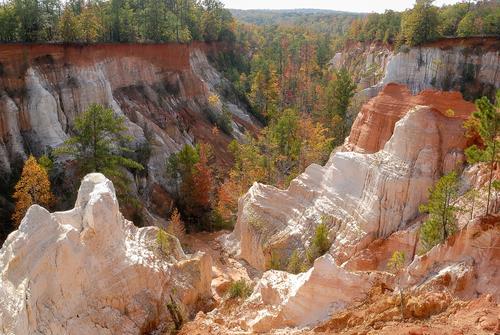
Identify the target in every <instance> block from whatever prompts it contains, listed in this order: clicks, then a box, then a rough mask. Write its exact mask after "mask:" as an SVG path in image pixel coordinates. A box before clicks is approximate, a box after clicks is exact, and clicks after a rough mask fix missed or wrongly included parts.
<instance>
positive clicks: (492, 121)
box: [465, 90, 500, 215]
mask: <svg viewBox="0 0 500 335" xmlns="http://www.w3.org/2000/svg"><path fill="white" fill-rule="evenodd" d="M476 107H477V111H476V112H474V113H473V114H472V119H471V121H470V122H469V124H470V125H471V126H472V128H473V129H474V130H475V131H477V133H478V134H479V136H480V137H481V140H482V146H481V147H479V146H477V145H472V146H471V147H469V148H467V149H466V150H465V154H466V156H467V160H468V161H469V163H471V164H473V163H477V162H487V163H488V165H489V169H490V175H489V178H488V200H487V204H486V215H488V213H489V207H490V200H491V187H492V184H493V182H494V180H493V172H494V169H495V164H496V163H497V162H498V161H499V155H500V150H499V149H500V90H498V91H497V93H496V103H495V105H493V104H492V103H491V102H490V101H489V100H488V98H487V97H482V98H481V99H478V100H476Z"/></svg>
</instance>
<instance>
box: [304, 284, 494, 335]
mask: <svg viewBox="0 0 500 335" xmlns="http://www.w3.org/2000/svg"><path fill="white" fill-rule="evenodd" d="M395 296H396V297H397V296H398V295H397V294H396V295H392V294H380V295H376V296H374V297H371V298H370V301H369V302H368V303H364V304H362V305H360V306H357V307H354V308H350V309H348V310H347V311H343V312H340V313H338V314H336V315H334V316H333V317H332V318H331V320H330V321H328V322H326V323H325V324H323V325H322V326H319V327H316V328H315V329H314V332H312V331H311V332H305V334H346V335H348V334H351V335H354V334H380V335H399V334H401V335H403V334H404V335H459V334H460V335H467V334H475V335H479V334H485V335H486V334H499V332H500V319H499V317H500V306H499V305H498V303H496V302H495V301H494V299H493V298H492V297H491V296H487V295H485V296H481V297H480V298H477V299H474V300H471V301H461V300H458V299H454V298H453V297H451V296H450V295H448V294H447V293H426V294H421V295H418V296H406V298H405V301H407V305H408V306H407V307H406V311H405V319H404V320H402V319H401V310H400V305H399V299H394V297H395Z"/></svg>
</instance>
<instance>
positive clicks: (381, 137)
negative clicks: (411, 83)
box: [347, 84, 475, 153]
mask: <svg viewBox="0 0 500 335" xmlns="http://www.w3.org/2000/svg"><path fill="white" fill-rule="evenodd" d="M417 105H424V106H429V107H432V108H434V109H435V110H437V111H439V112H440V113H441V114H443V115H446V116H448V117H450V118H455V119H462V120H465V119H466V118H467V117H468V116H469V115H470V114H471V113H472V112H473V111H474V110H475V105H474V104H473V103H470V102H467V101H465V100H464V99H463V97H462V94H461V93H459V92H443V91H435V90H425V91H422V92H421V93H420V94H418V95H412V94H411V92H410V90H409V89H408V88H407V87H406V86H405V85H400V84H388V85H387V86H386V87H385V88H384V89H383V91H382V92H380V93H379V95H377V96H376V97H375V98H373V99H371V100H370V101H368V103H366V104H365V105H364V106H363V108H362V109H361V111H360V112H359V115H358V117H357V118H356V120H355V121H354V124H353V126H352V129H351V134H350V135H349V139H348V142H347V148H348V149H350V150H353V151H357V152H364V153H374V152H377V151H379V150H380V149H382V148H383V146H384V144H385V143H386V142H387V140H389V138H390V137H391V135H392V133H393V131H394V125H395V124H396V122H397V121H399V120H400V119H401V118H402V117H403V116H404V115H405V114H406V113H407V112H408V111H409V110H411V109H412V108H413V107H415V106H417ZM451 111H453V112H451Z"/></svg>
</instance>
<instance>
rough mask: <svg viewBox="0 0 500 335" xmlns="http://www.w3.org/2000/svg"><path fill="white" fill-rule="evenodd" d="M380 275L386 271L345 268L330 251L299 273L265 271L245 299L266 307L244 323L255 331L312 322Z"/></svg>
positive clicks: (361, 292) (350, 299)
mask: <svg viewBox="0 0 500 335" xmlns="http://www.w3.org/2000/svg"><path fill="white" fill-rule="evenodd" d="M382 277H389V275H384V274H377V273H369V272H361V271H360V272H349V271H346V270H345V269H343V268H341V267H339V266H338V265H337V264H336V263H335V260H334V259H333V258H332V256H331V255H329V254H326V255H324V256H322V257H320V258H318V259H316V261H315V262H314V267H313V268H311V269H310V270H309V271H307V272H305V273H301V274H298V275H291V274H286V273H284V272H280V271H267V272H265V273H264V276H263V277H262V278H261V279H260V281H259V283H258V284H257V286H256V288H255V290H254V293H253V295H252V296H251V297H250V298H249V302H248V303H249V304H250V305H251V304H252V303H255V302H259V303H260V302H262V303H264V304H265V306H266V308H265V309H263V310H260V311H259V313H257V315H256V317H255V318H254V319H250V320H247V324H248V326H249V327H250V329H251V330H253V331H256V332H266V331H269V330H271V329H274V328H285V327H306V326H310V325H315V324H317V323H318V322H319V321H322V320H325V319H326V318H328V316H329V315H331V314H332V313H334V312H336V311H338V310H341V309H343V308H345V307H346V306H349V305H350V304H352V303H353V302H354V301H357V300H358V301H359V300H361V299H362V298H363V297H364V296H365V295H366V294H367V293H368V290H369V289H370V287H371V286H372V284H373V282H374V281H375V280H376V279H380V278H382Z"/></svg>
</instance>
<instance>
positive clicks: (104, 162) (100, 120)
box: [56, 104, 144, 195]
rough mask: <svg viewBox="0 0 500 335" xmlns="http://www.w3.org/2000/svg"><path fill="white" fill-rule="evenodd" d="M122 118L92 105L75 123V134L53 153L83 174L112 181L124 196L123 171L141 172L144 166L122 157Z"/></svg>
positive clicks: (126, 150)
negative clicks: (95, 174)
mask: <svg viewBox="0 0 500 335" xmlns="http://www.w3.org/2000/svg"><path fill="white" fill-rule="evenodd" d="M126 129H127V128H126V126H125V118H124V117H120V116H117V115H115V113H114V112H113V110H111V109H110V108H105V107H103V106H102V105H97V104H93V105H91V106H90V107H89V108H88V109H87V111H85V112H84V113H83V114H82V115H81V116H79V117H77V118H76V120H75V129H74V133H75V135H74V136H72V137H71V138H69V139H68V140H66V141H65V142H64V144H63V145H62V146H61V147H59V148H58V149H57V150H56V154H58V155H69V156H70V157H71V158H73V159H74V160H75V161H76V163H77V166H78V168H79V171H80V173H81V174H82V175H84V174H87V173H90V172H101V173H103V174H104V175H106V176H107V177H108V178H111V179H112V180H113V182H114V183H115V186H116V187H117V189H118V193H120V194H121V195H126V194H127V191H128V183H129V180H128V178H127V176H126V175H125V173H124V171H123V169H124V168H130V169H135V170H142V169H143V168H144V167H143V166H142V165H141V164H139V163H137V162H136V161H134V160H133V159H131V158H127V157H126V156H125V155H126V154H127V153H130V152H131V150H130V149H129V148H128V147H127V144H128V143H130V140H131V139H130V137H129V136H126V135H124V132H125V130H126Z"/></svg>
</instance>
